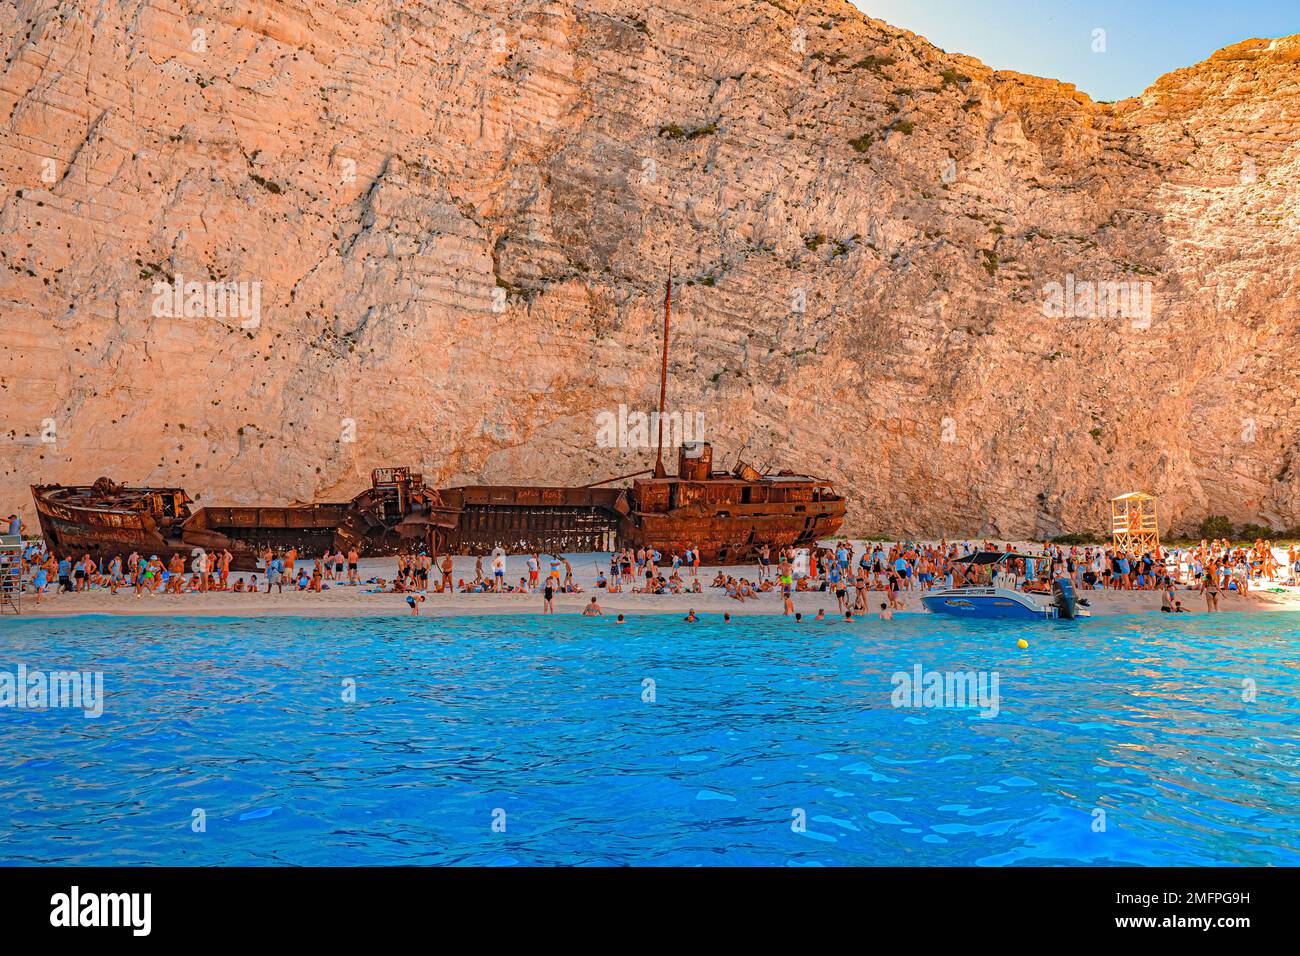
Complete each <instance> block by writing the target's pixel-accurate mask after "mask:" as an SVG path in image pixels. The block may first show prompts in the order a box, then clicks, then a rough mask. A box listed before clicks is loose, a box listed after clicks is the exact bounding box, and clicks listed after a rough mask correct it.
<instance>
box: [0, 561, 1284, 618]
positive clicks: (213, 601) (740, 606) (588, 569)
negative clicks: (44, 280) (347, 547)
mask: <svg viewBox="0 0 1300 956" xmlns="http://www.w3.org/2000/svg"><path fill="white" fill-rule="evenodd" d="M857 553H858V554H860V553H861V545H858V550H857ZM566 557H568V558H569V561H570V562H571V563H572V565H573V571H574V575H575V577H576V578H577V580H578V583H579V585H580V586H581V587H583V588H586V589H587V590H586V593H583V594H557V595H556V597H555V610H556V613H557V614H576V613H578V612H580V611H581V610H582V608H583V607H584V606H585V605H586V604H587V602H588V601H589V600H590V599H591V596H592V595H593V594H594V595H596V598H597V601H598V602H599V604H600V606H601V609H602V610H603V611H604V612H605V613H606V614H610V615H613V614H619V613H622V614H628V615H631V614H663V613H681V614H685V613H686V611H687V609H689V608H695V610H696V611H699V612H703V613H710V614H721V613H722V612H724V611H730V612H731V613H732V614H737V615H738V614H777V615H779V614H781V610H782V601H781V597H780V594H779V593H778V592H775V591H774V592H770V593H768V594H764V595H762V596H761V597H759V599H758V600H751V601H745V602H743V603H741V602H739V601H736V600H733V599H731V598H728V597H726V596H725V594H724V593H723V592H722V590H721V589H720V588H710V587H709V582H711V581H712V580H713V578H714V575H715V574H716V572H717V570H718V569H717V568H704V567H701V568H700V585H701V587H703V589H704V592H703V593H702V594H681V595H671V594H631V593H628V592H623V593H620V594H606V593H605V592H604V591H600V590H596V589H594V588H593V587H592V583H593V582H594V581H595V578H596V567H597V565H599V566H600V567H601V568H603V569H605V570H606V572H608V568H609V555H608V554H604V555H599V554H594V555H593V554H586V555H566ZM526 561H527V556H526V555H512V556H511V557H510V558H508V559H507V562H506V575H505V580H506V581H507V582H508V583H509V582H513V583H515V584H518V582H519V578H520V577H523V576H526V574H527V568H526V564H525V562H526ZM474 562H475V559H474V558H463V557H462V558H456V559H455V571H454V573H453V575H452V577H453V580H456V581H459V580H460V579H461V578H464V579H465V580H466V581H472V580H473V579H474ZM308 566H309V567H310V565H308ZM396 566H397V565H396V559H394V558H376V559H367V560H363V561H362V562H361V577H362V580H363V581H364V580H365V579H367V578H370V577H383V578H387V579H391V578H392V576H393V574H394V572H395V570H396ZM483 567H484V574H485V576H488V577H489V578H490V576H491V562H490V560H489V559H487V558H484V559H483ZM546 567H547V565H546V559H545V557H543V570H542V573H543V574H545V572H546ZM722 570H724V571H725V572H726V573H727V574H730V575H734V576H736V577H747V578H749V580H751V581H755V580H757V578H758V567H757V566H756V565H749V566H745V565H740V566H734V567H728V568H724V569H722ZM239 577H243V578H244V579H245V580H247V579H248V577H249V575H248V574H247V573H240V572H232V573H231V575H230V580H231V581H232V582H233V581H235V579H237V578H239ZM436 577H437V575H435V579H436ZM257 578H258V582H259V584H260V585H261V592H260V593H257V594H236V593H233V592H229V591H215V592H209V593H207V594H196V593H185V594H158V595H156V596H153V597H150V596H149V595H148V594H144V595H142V596H141V597H138V598H137V597H136V596H135V593H134V590H133V589H131V588H123V589H122V590H121V591H120V592H119V593H118V594H116V595H114V594H110V593H109V592H108V591H107V590H100V591H91V592H84V593H81V594H57V593H55V592H54V591H53V590H50V591H47V592H46V594H45V597H44V598H43V600H42V601H41V604H40V605H39V606H37V604H36V602H35V597H34V596H33V595H31V594H24V595H23V602H22V605H23V616H24V617H55V616H59V615H68V614H161V615H175V616H184V615H211V616H241V617H258V616H262V615H286V614H288V615H301V616H304V617H307V616H311V617H328V616H336V617H337V616H368V615H409V614H410V613H411V612H410V608H409V607H407V604H406V595H405V594H366V593H364V591H365V589H366V588H367V587H371V586H372V585H361V586H347V585H342V586H340V585H339V584H338V583H337V582H327V583H328V584H329V585H330V590H328V591H323V592H321V593H320V594H315V593H312V592H309V591H295V590H292V589H291V588H290V587H288V586H287V585H286V587H285V589H284V593H283V594H280V593H275V592H273V593H271V594H269V595H268V594H267V593H266V580H265V576H264V575H263V574H261V573H260V572H259V573H258V575H257ZM684 578H685V580H686V581H687V582H688V583H689V581H690V580H691V579H690V577H689V574H685V575H684ZM920 593H921V592H920V591H911V592H904V595H903V600H904V603H905V604H906V611H907V612H919V613H925V611H924V608H922V606H921V602H920V600H919V596H920ZM1080 596H1081V597H1086V598H1087V599H1088V601H1089V602H1090V604H1091V605H1092V611H1093V614H1094V615H1097V616H1101V615H1108V614H1142V613H1156V614H1158V613H1160V592H1159V591H1105V592H1103V591H1083V592H1080ZM849 597H850V599H852V597H853V590H852V588H850V589H849ZM1178 598H1179V600H1181V601H1182V602H1183V606H1184V607H1186V608H1188V610H1190V611H1191V612H1193V613H1198V614H1199V613H1205V599H1204V598H1203V597H1201V595H1199V594H1197V593H1196V592H1194V591H1190V590H1180V591H1179V592H1178ZM884 600H885V597H884V595H883V594H882V593H880V592H873V593H872V595H871V597H870V600H869V602H868V604H869V607H870V608H871V609H872V612H873V613H874V611H875V610H876V609H878V608H879V607H880V604H881V603H882V602H883V601H884ZM794 606H795V610H797V611H800V612H802V613H803V614H804V615H805V616H812V615H814V614H816V613H817V610H818V608H824V609H825V610H826V613H827V614H828V615H833V614H837V613H838V611H837V607H836V601H835V595H834V594H832V593H831V592H807V593H796V594H795V595H794ZM1219 607H1220V609H1221V610H1222V611H1225V612H1231V611H1286V610H1292V611H1294V610H1300V588H1289V589H1287V592H1286V593H1285V594H1273V593H1268V592H1266V591H1263V590H1258V591H1254V592H1252V593H1251V594H1249V595H1247V596H1245V597H1241V596H1238V595H1236V594H1231V593H1225V594H1223V595H1221V596H1220V599H1219ZM541 611H542V596H541V594H461V593H455V594H437V593H434V592H432V591H430V592H429V593H428V595H427V596H426V600H425V601H424V603H423V604H421V605H420V614H421V615H422V616H437V615H461V614H539V613H541ZM855 616H857V615H856V614H855Z"/></svg>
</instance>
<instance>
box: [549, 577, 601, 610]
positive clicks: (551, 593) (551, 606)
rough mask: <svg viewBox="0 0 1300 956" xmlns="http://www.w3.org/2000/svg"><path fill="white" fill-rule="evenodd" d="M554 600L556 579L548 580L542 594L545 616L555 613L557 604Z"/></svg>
mask: <svg viewBox="0 0 1300 956" xmlns="http://www.w3.org/2000/svg"><path fill="white" fill-rule="evenodd" d="M554 600H555V578H547V579H546V589H545V590H544V591H543V592H542V613H543V614H554V613H555V604H554V603H552V602H553V601H554ZM592 600H593V601H594V600H595V598H592Z"/></svg>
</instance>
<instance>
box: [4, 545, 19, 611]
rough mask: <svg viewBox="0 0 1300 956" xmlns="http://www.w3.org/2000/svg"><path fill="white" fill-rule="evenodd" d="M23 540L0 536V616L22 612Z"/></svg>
mask: <svg viewBox="0 0 1300 956" xmlns="http://www.w3.org/2000/svg"><path fill="white" fill-rule="evenodd" d="M22 560H23V538H22V535H18V534H0V614H5V613H7V612H9V611H12V612H13V613H14V614H21V613H22V611H23V605H22V601H23V578H22Z"/></svg>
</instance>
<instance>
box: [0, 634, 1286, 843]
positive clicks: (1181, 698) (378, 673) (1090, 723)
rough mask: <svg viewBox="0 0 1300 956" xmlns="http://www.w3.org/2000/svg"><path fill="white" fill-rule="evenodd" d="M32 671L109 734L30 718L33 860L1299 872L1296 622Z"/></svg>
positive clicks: (23, 785)
mask: <svg viewBox="0 0 1300 956" xmlns="http://www.w3.org/2000/svg"><path fill="white" fill-rule="evenodd" d="M1019 638H1024V639H1025V640H1027V641H1028V643H1029V648H1028V649H1027V650H1020V649H1018V648H1017V646H1016V641H1017V639H1019ZM20 665H21V666H22V667H24V668H25V669H26V672H27V673H28V675H30V674H31V673H32V672H50V671H59V670H75V671H85V672H95V671H99V672H102V674H103V695H104V696H103V713H102V716H99V717H98V718H89V719H88V718H87V717H85V716H84V715H83V712H82V711H81V710H76V709H71V708H50V709H44V710H40V709H28V708H25V707H23V708H19V707H17V706H12V704H13V703H14V697H13V696H12V695H11V696H10V698H9V700H8V703H9V705H8V706H3V707H0V734H3V741H4V750H3V753H0V770H2V772H3V791H2V795H0V863H4V864H8V865H15V864H17V865H29V864H40V863H65V864H106V865H115V864H173V865H207V864H247V865H262V864H301V865H325V864H330V865H364V864H476V865H536V864H579V865H588V864H590V865H612V864H635V865H700V864H703V865H763V866H769V865H770V866H815V865H825V866H842V865H870V864H888V865H941V866H942V865H956V864H961V865H988V866H1001V865H1016V864H1030V865H1047V864H1051V865H1072V864H1087V865H1111V864H1137V865H1196V864H1250V865H1259V864H1279V865H1296V864H1300V615H1297V614H1264V615H1246V614H1221V615H1216V616H1209V615H1180V616H1178V617H1176V618H1175V617H1170V616H1162V615H1159V614H1148V615H1142V616H1132V617H1111V618H1094V619H1091V620H1088V621H1083V622H1061V623H1046V622H1044V623H1034V624H1026V625H1019V626H1013V627H1007V626H1005V625H993V624H985V625H975V624H970V623H964V622H952V621H947V620H945V619H942V618H937V617H933V616H930V615H924V614H915V615H907V616H900V617H899V618H897V619H896V620H894V621H893V622H880V621H875V620H871V621H864V622H856V623H853V624H844V623H841V622H836V623H833V624H817V623H805V624H802V625H795V624H794V623H792V622H790V621H788V620H785V619H782V618H780V617H761V618H760V617H756V618H746V619H742V620H738V621H736V622H734V623H732V624H723V623H722V622H721V620H719V619H718V618H716V617H706V618H705V619H704V620H703V621H702V622H700V623H698V624H694V625H688V624H686V623H684V622H682V620H681V619H680V616H678V615H668V616H657V615H656V616H644V617H633V618H631V619H630V620H629V622H628V623H627V624H625V625H622V626H620V625H616V624H614V623H613V622H612V620H610V619H608V618H604V619H601V618H582V617H576V616H564V617H548V618H542V617H539V616H525V615H509V616H496V617H461V618H442V619H438V618H409V617H404V616H402V617H387V618H331V619H304V618H266V619H227V618H153V617H110V616H86V617H76V618H64V619H52V620H13V619H10V620H4V621H2V622H0V679H2V678H3V674H4V673H8V674H11V675H15V677H14V678H12V679H11V686H12V680H13V679H16V675H17V672H18V668H19V667H20ZM918 666H919V667H920V669H921V674H922V675H928V674H930V673H932V672H937V673H939V674H941V675H942V674H946V673H964V672H974V673H975V674H976V675H982V678H981V679H983V680H984V681H985V687H986V690H988V691H989V692H990V693H991V691H992V688H993V686H994V685H993V683H992V678H993V675H995V674H996V676H997V683H996V689H997V697H996V701H995V703H996V707H988V706H985V707H984V708H983V709H982V710H981V709H980V708H979V707H978V706H964V707H963V706H934V707H925V706H922V707H916V706H894V704H895V702H897V698H898V695H897V694H896V690H895V680H894V675H895V674H907V675H915V674H916V673H917V670H916V669H917V667H918ZM918 700H920V701H921V702H924V701H923V699H922V698H921V697H920V696H919V695H918V696H917V697H915V698H914V697H912V696H911V695H910V693H909V694H907V695H905V698H904V702H906V703H916V702H917V701H918ZM990 701H991V699H990V698H989V697H986V698H985V699H984V702H985V703H986V704H987V703H990ZM932 702H934V703H944V704H953V703H954V701H953V700H952V699H950V698H943V699H941V700H938V701H932ZM968 703H969V702H968ZM993 710H996V716H983V715H986V714H989V713H991V712H992V711H993Z"/></svg>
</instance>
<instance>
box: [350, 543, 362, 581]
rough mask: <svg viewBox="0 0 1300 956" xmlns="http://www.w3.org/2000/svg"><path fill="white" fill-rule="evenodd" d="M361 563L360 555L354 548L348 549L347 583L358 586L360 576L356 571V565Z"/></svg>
mask: <svg viewBox="0 0 1300 956" xmlns="http://www.w3.org/2000/svg"><path fill="white" fill-rule="evenodd" d="M360 561H361V555H359V554H358V553H357V549H356V548H355V547H352V548H349V549H348V581H349V582H351V583H352V584H359V583H360V581H361V574H360V572H358V571H357V566H358V563H359V562H360Z"/></svg>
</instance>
